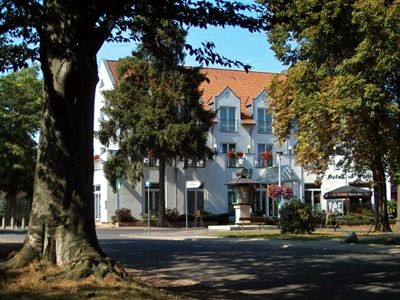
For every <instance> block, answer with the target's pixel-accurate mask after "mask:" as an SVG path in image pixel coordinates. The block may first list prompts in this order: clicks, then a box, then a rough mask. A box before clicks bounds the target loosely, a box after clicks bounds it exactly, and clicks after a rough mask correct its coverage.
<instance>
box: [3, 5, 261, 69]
mask: <svg viewBox="0 0 400 300" xmlns="http://www.w3.org/2000/svg"><path fill="white" fill-rule="evenodd" d="M0 11H1V15H0V24H1V30H0V72H2V71H5V70H10V69H12V70H17V69H19V68H22V67H26V66H27V65H28V61H33V60H41V62H42V63H45V62H46V63H47V61H46V60H45V57H41V55H43V54H44V53H47V52H50V51H52V52H53V53H56V54H57V55H59V56H60V57H61V54H62V55H63V57H68V58H71V56H72V53H75V52H76V50H77V47H76V45H77V44H78V43H79V44H81V43H82V44H84V45H85V47H78V48H80V49H85V51H95V52H97V51H98V49H99V48H100V47H101V45H102V44H103V43H104V42H105V41H106V40H108V41H112V42H128V41H132V40H133V41H138V40H143V41H146V42H147V43H148V44H150V45H151V46H152V47H153V48H154V49H156V48H157V47H158V44H157V41H156V40H155V39H154V36H155V35H156V34H157V31H158V30H159V28H163V27H165V22H166V21H168V22H170V21H173V23H175V24H179V25H180V26H181V27H182V28H187V27H188V26H195V27H200V28H206V27H207V26H209V25H213V26H226V25H230V26H239V27H241V28H245V29H248V30H249V31H251V32H254V31H259V30H261V29H264V27H265V26H264V22H263V20H262V19H261V18H259V16H258V15H259V14H260V13H261V11H262V9H261V7H260V6H259V5H258V4H250V5H247V4H243V3H241V2H238V3H237V2H231V1H225V0H222V1H218V2H217V3H214V2H211V1H210V2H209V1H190V2H187V1H182V0H178V1H172V2H163V4H162V5H160V3H159V2H157V1H155V2H149V1H136V0H127V1H117V2H110V1H96V2H93V1H80V2H77V3H70V2H68V1H66V2H65V1H64V2H62V3H59V2H58V1H54V0H49V1H39V0H33V1H23V2H18V1H1V2H0ZM82 12H85V13H84V14H82ZM61 20H62V22H61ZM44 22H47V23H44ZM46 25H47V26H46ZM43 28H46V30H43ZM61 30H62V31H61ZM128 30H130V31H131V32H129V33H128V32H127V31H128ZM169 37H170V38H171V39H172V38H174V32H173V31H171V32H170V35H169ZM71 41H73V42H71ZM41 42H42V43H41ZM40 46H42V48H41V49H40V50H41V51H39V47H40ZM50 47H51V49H50ZM185 48H186V49H187V51H188V52H189V53H190V55H193V56H195V57H196V60H197V61H199V63H204V64H209V63H218V64H221V65H224V66H237V67H244V68H246V69H248V68H249V66H248V65H245V64H243V63H241V62H239V61H236V60H232V59H229V58H226V57H224V56H222V55H219V54H217V53H216V52H215V49H214V48H215V46H214V44H213V43H212V42H207V43H203V46H202V47H200V48H194V47H193V46H191V45H185ZM91 59H92V58H91V57H88V58H87V60H88V61H87V62H89V60H91ZM83 63H86V62H84V61H83Z"/></svg>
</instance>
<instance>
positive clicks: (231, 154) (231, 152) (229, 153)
mask: <svg viewBox="0 0 400 300" xmlns="http://www.w3.org/2000/svg"><path fill="white" fill-rule="evenodd" d="M226 155H228V157H234V156H235V152H233V151H228V152H227V153H226Z"/></svg>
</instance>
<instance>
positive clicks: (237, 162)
mask: <svg viewBox="0 0 400 300" xmlns="http://www.w3.org/2000/svg"><path fill="white" fill-rule="evenodd" d="M226 166H227V167H228V168H243V167H244V158H243V157H228V156H227V157H226Z"/></svg>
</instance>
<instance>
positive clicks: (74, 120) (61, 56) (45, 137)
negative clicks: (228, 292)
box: [6, 1, 124, 278]
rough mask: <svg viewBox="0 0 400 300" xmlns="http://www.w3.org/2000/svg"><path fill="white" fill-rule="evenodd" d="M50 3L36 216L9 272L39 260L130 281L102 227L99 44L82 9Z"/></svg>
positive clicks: (76, 274)
mask: <svg viewBox="0 0 400 300" xmlns="http://www.w3.org/2000/svg"><path fill="white" fill-rule="evenodd" d="M47 3H48V6H49V9H50V10H53V11H52V13H53V14H54V15H53V16H52V17H54V20H53V19H52V20H49V21H48V22H49V23H51V22H54V24H52V25H53V26H51V25H49V24H48V25H47V26H46V28H45V29H44V31H43V32H42V35H43V36H41V47H40V57H41V67H42V71H43V80H44V108H43V114H42V121H41V136H40V141H39V149H38V157H37V165H36V172H35V181H34V194H33V202H32V210H31V215H30V221H29V228H28V234H27V238H26V239H25V242H24V246H23V248H22V250H21V251H20V252H19V253H18V254H17V255H16V256H15V257H14V258H13V259H12V260H10V261H9V262H8V263H7V264H6V267H7V266H11V267H14V266H21V265H24V264H26V263H28V262H30V261H32V260H33V259H38V260H45V261H50V262H51V263H54V264H57V265H59V266H64V268H63V269H64V275H65V276H67V277H71V278H81V277H84V276H88V275H90V274H95V275H99V276H104V275H106V274H107V273H109V272H113V273H116V274H117V275H123V274H124V272H123V271H122V270H121V269H119V268H118V267H116V265H115V264H114V263H113V262H111V261H110V260H109V259H108V258H106V256H105V255H104V253H103V252H102V250H101V249H100V247H99V244H98V241H97V237H96V231H95V222H94V203H93V191H92V190H93V112H94V94H95V86H96V83H97V81H98V77H97V62H96V52H97V51H98V47H99V45H98V44H96V43H94V42H93V40H91V38H92V36H93V35H90V33H91V32H90V30H89V29H88V28H90V26H86V25H88V24H86V23H85V22H86V20H85V18H86V17H85V16H83V12H82V11H79V9H77V11H76V13H77V16H78V17H77V18H76V19H75V18H74V16H73V15H72V13H74V12H71V11H64V10H63V7H62V6H61V7H59V6H58V5H61V4H60V3H61V2H60V3H58V2H52V1H48V2H47ZM82 3H84V2H82ZM81 8H82V7H81ZM50 13H51V12H49V14H50ZM82 16H83V17H82ZM79 18H80V19H79ZM82 18H83V19H82ZM77 20H78V21H77ZM74 22H76V24H74ZM74 25H75V26H74ZM85 26H86V27H85ZM46 30H47V32H45V31H46ZM85 30H86V31H85Z"/></svg>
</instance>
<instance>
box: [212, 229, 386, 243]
mask: <svg viewBox="0 0 400 300" xmlns="http://www.w3.org/2000/svg"><path fill="white" fill-rule="evenodd" d="M356 233H357V236H359V237H364V236H367V232H364V231H360V232H356ZM348 234H349V232H348V231H342V230H337V231H334V230H316V231H314V232H313V233H311V234H307V233H305V234H281V232H280V231H279V230H261V231H259V230H237V231H219V232H210V233H208V234H207V235H210V236H215V237H219V238H240V239H265V240H298V241H299V240H300V241H315V240H327V239H335V238H345V237H346V236H347V235H348ZM371 235H372V236H376V235H382V233H369V236H371Z"/></svg>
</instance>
